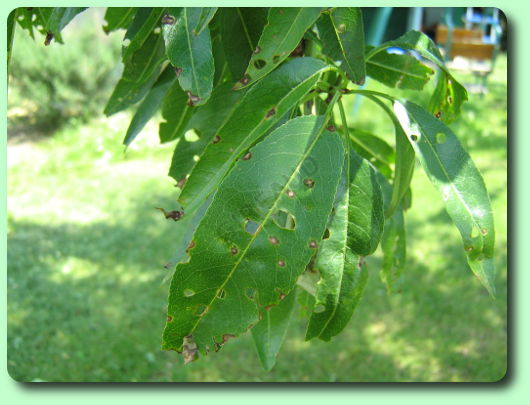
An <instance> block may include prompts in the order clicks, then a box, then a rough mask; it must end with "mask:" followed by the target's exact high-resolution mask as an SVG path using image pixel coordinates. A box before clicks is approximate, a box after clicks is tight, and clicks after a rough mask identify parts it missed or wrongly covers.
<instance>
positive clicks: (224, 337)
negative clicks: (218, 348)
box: [223, 333, 236, 343]
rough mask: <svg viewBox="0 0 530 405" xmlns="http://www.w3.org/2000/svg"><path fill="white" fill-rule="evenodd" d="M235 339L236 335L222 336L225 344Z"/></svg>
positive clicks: (226, 334)
mask: <svg viewBox="0 0 530 405" xmlns="http://www.w3.org/2000/svg"><path fill="white" fill-rule="evenodd" d="M235 337H236V335H232V334H231V333H225V334H224V335H223V343H226V342H228V341H229V340H230V339H233V338H235Z"/></svg>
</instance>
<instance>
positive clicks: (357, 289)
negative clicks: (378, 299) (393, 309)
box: [305, 155, 367, 341]
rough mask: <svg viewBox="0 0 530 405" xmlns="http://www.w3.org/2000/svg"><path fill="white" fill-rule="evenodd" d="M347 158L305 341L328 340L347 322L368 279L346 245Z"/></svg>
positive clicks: (320, 253)
mask: <svg viewBox="0 0 530 405" xmlns="http://www.w3.org/2000/svg"><path fill="white" fill-rule="evenodd" d="M349 166H350V164H349V157H348V155H347V156H346V159H345V164H344V167H343V170H342V175H341V181H340V183H339V187H338V188H337V193H336V195H335V202H334V206H333V208H334V213H333V214H332V215H331V220H330V224H329V225H328V235H329V236H328V237H327V238H325V239H323V240H322V241H321V242H320V246H318V255H317V257H316V261H315V266H314V267H315V269H316V270H318V272H319V274H320V280H319V282H318V283H317V290H316V294H315V305H314V307H313V313H312V314H311V318H310V319H309V325H308V327H307V332H306V336H305V338H306V340H310V339H313V338H315V337H318V338H320V339H322V340H325V341H329V340H330V339H331V338H332V337H333V336H336V335H337V334H338V333H340V332H341V331H342V330H343V329H344V327H345V326H346V324H347V323H348V321H349V320H350V318H351V316H352V314H353V311H354V310H355V307H356V306H357V303H358V302H359V299H360V297H361V295H362V292H363V290H364V286H365V284H366V280H367V272H366V269H365V266H363V265H362V261H360V260H359V257H358V256H357V255H355V254H353V253H352V251H351V249H350V248H349V247H348V245H347V241H348V230H349V229H350V230H352V228H353V227H352V226H351V225H350V224H349V222H348V211H349V205H350V204H351V203H352V202H353V201H350V192H349V190H350V187H348V183H349V178H350V167H349Z"/></svg>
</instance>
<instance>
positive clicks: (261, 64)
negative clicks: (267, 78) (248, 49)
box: [254, 59, 267, 69]
mask: <svg viewBox="0 0 530 405" xmlns="http://www.w3.org/2000/svg"><path fill="white" fill-rule="evenodd" d="M266 64H267V62H265V61H264V60H263V59H256V60H255V61H254V66H255V67H256V69H263V68H264V67H265V65H266Z"/></svg>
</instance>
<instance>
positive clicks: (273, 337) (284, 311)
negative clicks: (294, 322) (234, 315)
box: [252, 290, 296, 371]
mask: <svg viewBox="0 0 530 405" xmlns="http://www.w3.org/2000/svg"><path fill="white" fill-rule="evenodd" d="M295 297H296V290H294V291H292V292H291V293H290V294H288V295H287V296H286V297H285V298H284V299H283V300H281V301H280V303H279V304H278V305H277V306H275V307H272V308H269V309H268V310H267V311H265V314H264V315H263V319H262V320H261V321H259V322H258V323H257V324H256V326H254V327H253V328H252V338H253V340H254V345H255V346H256V351H257V352H258V357H259V359H260V362H261V366H262V367H263V369H264V370H266V371H270V370H272V368H273V367H274V364H275V363H276V356H277V355H278V352H279V351H280V348H281V346H282V343H283V339H284V338H285V333H286V332H287V328H288V327H289V321H290V320H291V315H292V313H293V308H294V306H295V303H296V298H295Z"/></svg>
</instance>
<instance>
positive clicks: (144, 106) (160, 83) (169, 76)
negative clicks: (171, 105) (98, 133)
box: [123, 67, 175, 146]
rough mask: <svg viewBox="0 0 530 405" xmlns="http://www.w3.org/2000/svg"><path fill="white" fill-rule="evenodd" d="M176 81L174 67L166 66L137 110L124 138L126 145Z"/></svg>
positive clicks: (147, 120)
mask: <svg viewBox="0 0 530 405" xmlns="http://www.w3.org/2000/svg"><path fill="white" fill-rule="evenodd" d="M174 81H175V74H174V72H173V69H171V68H170V67H166V69H165V70H164V71H163V72H162V73H161V74H160V76H159V77H158V79H157V81H156V82H155V84H154V85H153V87H151V90H149V93H147V95H146V96H145V98H144V100H143V101H142V103H141V104H140V106H139V107H138V109H137V110H136V113H135V114H134V116H133V118H132V120H131V123H130V124H129V128H127V133H126V134H125V139H124V140H123V144H124V145H125V146H129V145H130V144H131V142H132V141H134V139H135V138H136V136H137V135H138V134H139V133H140V131H141V130H142V129H143V128H144V126H145V125H146V124H147V123H148V122H149V120H150V119H151V117H152V116H153V115H154V114H155V113H156V112H157V111H158V108H159V107H160V104H161V102H162V99H163V98H164V96H165V94H166V93H167V91H168V89H169V87H170V86H171V83H173V82H174Z"/></svg>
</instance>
